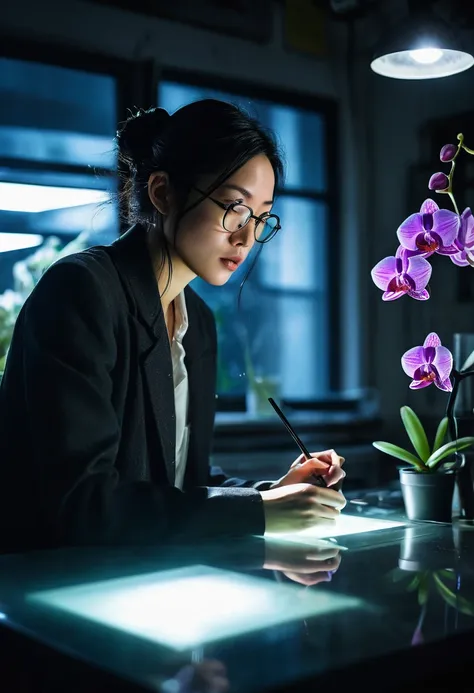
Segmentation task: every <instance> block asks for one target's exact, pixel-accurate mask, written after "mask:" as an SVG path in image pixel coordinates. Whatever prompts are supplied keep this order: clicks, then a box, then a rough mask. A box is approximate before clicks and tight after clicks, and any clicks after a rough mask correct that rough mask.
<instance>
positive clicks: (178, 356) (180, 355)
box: [171, 291, 189, 489]
mask: <svg viewBox="0 0 474 693" xmlns="http://www.w3.org/2000/svg"><path fill="white" fill-rule="evenodd" d="M174 305H175V326H174V335H173V340H172V342H171V361H172V363H173V383H174V404H175V410H176V457H175V462H176V467H175V486H176V487H177V488H179V489H182V488H183V482H184V474H185V472H186V460H187V457H188V447H189V425H188V406H189V386H188V372H187V370H186V366H185V365H184V356H185V351H184V347H183V343H182V342H183V337H184V335H185V334H186V331H187V329H188V311H187V309H186V302H185V299H184V291H182V292H181V293H180V294H178V296H176V298H175V302H174Z"/></svg>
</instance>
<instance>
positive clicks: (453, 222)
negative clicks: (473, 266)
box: [433, 209, 461, 246]
mask: <svg viewBox="0 0 474 693" xmlns="http://www.w3.org/2000/svg"><path fill="white" fill-rule="evenodd" d="M460 226H461V219H460V217H459V214H455V213H454V212H451V211H450V210H449V209H439V210H438V211H437V212H435V213H434V214H433V232H435V233H437V234H438V236H439V237H440V238H441V240H442V242H443V245H444V246H446V245H451V244H452V243H454V239H455V238H456V237H457V235H458V231H459V228H460Z"/></svg>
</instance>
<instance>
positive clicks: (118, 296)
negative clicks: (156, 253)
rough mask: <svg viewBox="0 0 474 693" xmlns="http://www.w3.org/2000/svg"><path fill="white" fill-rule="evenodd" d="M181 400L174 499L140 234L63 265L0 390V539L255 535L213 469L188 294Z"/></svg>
mask: <svg viewBox="0 0 474 693" xmlns="http://www.w3.org/2000/svg"><path fill="white" fill-rule="evenodd" d="M185 292H186V293H185V296H186V303H187V309H188V316H189V328H188V331H187V333H186V336H185V338H184V341H183V346H184V348H185V351H186V367H187V370H188V378H189V391H190V392H189V396H190V406H189V410H190V414H189V424H190V429H191V430H190V442H189V453H188V460H187V469H186V476H185V482H184V490H183V491H181V490H179V489H177V488H175V486H174V476H175V410H174V391H173V378H172V363H171V353H170V347H169V340H168V336H167V331H166V325H165V321H164V316H163V311H162V307H161V301H160V299H159V293H158V289H157V284H156V279H155V276H154V273H153V269H152V263H151V260H150V256H149V253H148V249H147V245H146V232H145V231H144V229H143V228H142V227H141V226H139V225H137V226H135V227H133V228H132V229H130V230H129V231H128V232H127V233H126V234H125V235H124V236H122V237H121V238H120V239H117V240H116V241H115V242H114V243H113V244H111V245H110V246H97V247H93V248H90V249H88V250H85V251H83V252H80V253H76V254H74V255H70V256H68V257H65V258H62V259H61V260H59V261H58V262H56V263H55V264H54V265H53V266H52V267H50V268H49V269H48V271H47V272H46V273H45V274H44V275H43V277H42V278H41V280H40V281H39V283H38V285H37V286H36V287H35V289H34V290H33V292H32V294H31V295H30V297H29V298H28V299H27V301H26V302H25V304H24V306H23V308H22V310H21V313H20V315H19V317H18V320H17V323H16V326H15V331H14V335H13V340H12V343H11V347H10V351H9V355H8V359H7V364H6V369H5V374H4V377H3V380H2V384H1V389H0V495H1V497H2V503H1V509H0V531H1V533H2V537H1V538H0V544H1V546H2V547H3V550H4V551H5V550H23V549H24V548H36V547H40V548H41V547H46V546H58V545H64V544H143V543H147V544H148V543H158V542H163V541H167V540H169V539H173V538H177V537H182V536H184V537H185V538H188V539H190V538H194V537H216V536H219V535H245V534H257V535H258V534H263V532H264V513H263V503H262V499H261V496H260V494H259V492H258V490H257V489H260V490H261V489H263V488H268V486H269V482H261V483H260V484H259V483H255V482H246V481H243V480H241V479H229V478H227V477H226V476H225V475H224V474H223V473H222V472H221V471H220V470H215V469H211V468H210V467H209V455H210V451H211V441H212V430H213V424H214V412H215V380H216V348H217V347H216V345H217V340H216V329H215V322H214V317H213V315H212V312H211V311H210V309H209V308H208V307H207V306H206V304H205V303H204V301H202V299H201V298H200V297H199V296H198V295H197V294H196V293H195V292H194V291H193V290H192V289H191V288H189V287H187V288H186V289H185Z"/></svg>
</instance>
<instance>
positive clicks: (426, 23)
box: [370, 14, 474, 79]
mask: <svg viewBox="0 0 474 693" xmlns="http://www.w3.org/2000/svg"><path fill="white" fill-rule="evenodd" d="M473 65H474V57H473V55H472V54H471V53H469V52H467V51H466V50H464V48H463V46H462V45H461V44H460V41H459V38H458V37H457V36H455V35H453V33H452V32H451V31H450V29H449V27H448V26H447V25H446V24H445V23H444V22H443V21H441V20H440V19H438V18H437V17H435V16H433V15H426V14H416V15H414V16H413V17H409V18H408V19H406V20H405V21H404V22H402V23H401V24H399V25H397V26H396V27H395V28H394V29H393V30H392V31H391V32H390V33H389V34H388V35H387V36H385V37H384V38H383V40H382V41H381V43H380V45H379V46H378V48H377V49H376V51H375V54H374V56H373V60H372V62H371V64H370V67H371V68H372V70H373V71H374V72H376V73H377V74H379V75H383V76H384V77H392V78H395V79H435V78H437V77H449V76H451V75H455V74H457V73H458V72H463V71H464V70H468V69H469V68H470V67H472V66H473Z"/></svg>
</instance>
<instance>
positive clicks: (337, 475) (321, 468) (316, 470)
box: [271, 450, 346, 489]
mask: <svg viewBox="0 0 474 693" xmlns="http://www.w3.org/2000/svg"><path fill="white" fill-rule="evenodd" d="M344 462H345V460H344V457H341V456H340V455H338V454H337V452H336V451H335V450H323V451H322V452H312V453H311V459H310V460H307V459H306V458H305V456H304V455H300V456H299V457H298V458H297V459H296V460H295V461H294V462H293V464H292V465H291V467H290V469H289V471H288V472H287V473H286V474H285V476H282V477H281V479H279V480H278V481H276V482H275V483H274V484H273V485H272V486H271V488H272V489H273V488H280V487H281V486H289V485H290V484H301V483H306V484H311V483H314V475H318V476H322V477H323V478H324V480H325V481H326V484H327V485H328V486H334V485H335V484H338V483H339V482H341V481H342V479H344V477H345V476H346V473H345V472H344V470H343V469H342V465H343V464H344Z"/></svg>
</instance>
